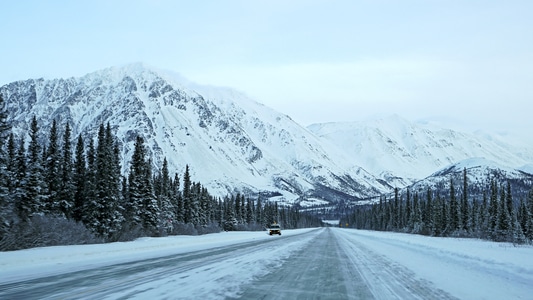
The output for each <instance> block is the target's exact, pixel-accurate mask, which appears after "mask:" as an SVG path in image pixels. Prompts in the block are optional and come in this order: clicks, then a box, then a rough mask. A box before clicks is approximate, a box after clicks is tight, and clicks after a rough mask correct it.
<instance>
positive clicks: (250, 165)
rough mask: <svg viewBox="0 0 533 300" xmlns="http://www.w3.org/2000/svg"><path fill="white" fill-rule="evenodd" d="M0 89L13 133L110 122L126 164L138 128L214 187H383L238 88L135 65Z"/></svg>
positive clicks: (155, 148) (350, 191)
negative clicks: (34, 122)
mask: <svg viewBox="0 0 533 300" xmlns="http://www.w3.org/2000/svg"><path fill="white" fill-rule="evenodd" d="M0 91H1V93H2V94H3V95H4V99H5V100H6V102H7V109H8V112H9V119H10V121H12V122H13V128H14V131H15V132H16V133H17V134H22V133H26V132H27V131H28V126H29V121H30V119H31V118H32V117H33V116H34V115H35V116H36V117H37V118H38V120H39V124H40V126H41V131H42V132H43V133H48V131H49V126H50V124H51V121H52V119H55V120H56V121H57V122H58V124H59V125H60V126H63V125H64V124H65V123H66V122H69V124H70V126H71V128H72V136H73V137H77V136H78V135H82V136H83V137H85V138H86V139H87V138H95V137H96V132H97V129H98V126H99V125H100V124H101V123H104V124H107V123H110V124H111V126H112V128H114V131H115V134H116V136H117V138H118V139H119V140H120V142H121V146H122V154H123V165H122V166H123V169H124V171H127V170H128V168H129V164H128V162H129V160H130V158H131V154H132V151H133V142H134V140H135V137H136V135H139V134H140V135H142V136H143V137H144V138H145V140H146V145H147V147H148V149H149V152H150V153H151V154H152V155H153V158H154V166H155V167H160V166H161V163H162V160H163V158H164V157H166V158H167V160H168V161H169V166H170V169H171V171H174V172H177V173H179V174H182V172H183V170H184V167H185V165H186V164H188V165H189V166H190V167H191V171H192V172H191V174H192V176H193V178H194V180H197V181H200V182H201V183H202V184H204V185H205V186H206V187H208V188H209V190H210V192H211V193H213V194H215V195H220V196H224V195H226V194H228V193H233V192H236V191H240V192H241V193H250V194H255V193H264V194H265V195H271V196H272V195H276V196H277V200H280V201H286V202H289V203H294V202H296V201H298V199H302V198H308V199H313V198H323V199H327V200H333V201H334V200H335V199H337V198H339V197H342V198H349V199H353V200H356V199H358V198H363V197H366V196H368V195H371V194H379V193H382V192H386V191H388V190H389V189H390V187H389V186H387V185H386V184H382V183H381V182H380V181H378V180H377V179H376V178H374V177H373V176H372V175H371V174H369V173H367V172H366V171H364V170H363V169H361V168H358V167H357V166H355V165H354V164H353V163H351V162H350V161H349V160H348V159H347V158H346V157H344V156H343V155H342V154H340V152H339V151H338V150H337V149H336V148H335V147H332V146H331V145H328V144H324V143H323V141H322V140H321V139H319V138H317V137H316V136H315V135H314V134H312V133H310V132H309V131H308V130H307V129H305V128H303V127H301V126H300V125H298V124H296V123H295V122H293V121H292V120H291V119H290V118H289V117H288V116H285V115H283V114H280V113H278V112H276V111H274V110H272V109H270V108H268V107H265V106H264V105H261V104H259V103H257V102H254V101H252V100H250V99H248V98H247V97H245V96H244V95H242V94H240V93H238V92H236V91H233V90H230V89H219V88H213V87H203V86H198V85H195V84H192V83H189V82H188V81H187V80H185V79H183V78H181V77H179V76H177V75H174V74H169V73H168V72H165V71H160V70H154V69H152V68H149V67H146V66H144V65H142V64H134V65H128V66H125V67H121V68H109V69H105V70H101V71H97V72H94V73H91V74H87V75H86V76H83V77H80V78H69V79H54V80H44V79H36V80H34V79H30V80H25V81H18V82H13V83H10V84H8V85H5V86H3V87H1V88H0ZM60 128H61V127H60Z"/></svg>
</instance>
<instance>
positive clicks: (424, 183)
mask: <svg viewBox="0 0 533 300" xmlns="http://www.w3.org/2000/svg"><path fill="white" fill-rule="evenodd" d="M465 170H466V177H467V186H468V194H469V197H474V198H476V199H478V200H481V199H482V198H483V192H484V191H485V192H487V193H489V192H490V182H491V180H494V181H495V182H496V184H497V187H498V188H501V186H502V185H503V187H504V188H506V184H507V183H509V184H510V185H511V193H512V195H513V198H514V199H515V200H516V201H518V200H519V199H526V198H527V196H528V193H529V192H530V190H531V186H532V185H533V173H529V172H526V171H523V170H519V169H516V168H510V167H508V166H505V165H501V164H500V163H497V162H495V161H491V160H488V159H485V158H481V157H474V158H469V159H465V160H462V161H459V162H457V163H454V164H451V165H448V166H446V167H444V168H442V169H440V170H439V171H437V172H435V173H433V174H431V175H430V176H428V177H426V178H424V179H422V180H419V181H417V182H416V183H414V184H413V185H411V186H410V187H409V188H410V189H411V190H412V191H418V192H420V193H424V192H425V191H426V190H427V189H428V188H431V190H433V191H437V192H438V193H440V194H441V195H442V196H444V197H448V196H449V194H448V193H449V186H450V180H452V181H453V184H454V186H455V189H456V191H457V193H460V194H461V193H462V192H463V181H464V178H463V173H464V171H465Z"/></svg>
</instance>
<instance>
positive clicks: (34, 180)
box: [17, 116, 46, 221]
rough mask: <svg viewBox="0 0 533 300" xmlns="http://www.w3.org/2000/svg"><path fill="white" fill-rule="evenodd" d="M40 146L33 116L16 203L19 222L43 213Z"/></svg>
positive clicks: (37, 127) (37, 129)
mask: <svg viewBox="0 0 533 300" xmlns="http://www.w3.org/2000/svg"><path fill="white" fill-rule="evenodd" d="M41 154H42V153H41V145H40V144H39V126H38V124H37V119H36V118H35V116H34V117H33V118H32V121H31V124H30V144H29V146H28V163H27V173H26V175H27V178H26V179H24V186H23V187H22V189H24V191H23V192H22V198H21V199H20V202H19V203H18V209H17V210H18V214H19V217H20V219H21V220H24V221H29V220H30V219H31V217H32V216H33V215H35V214H37V213H42V212H43V206H44V197H43V195H44V191H45V189H46V184H45V181H44V176H43V173H44V168H43V164H42V156H41Z"/></svg>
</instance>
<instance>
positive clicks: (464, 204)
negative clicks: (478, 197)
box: [461, 168, 472, 232]
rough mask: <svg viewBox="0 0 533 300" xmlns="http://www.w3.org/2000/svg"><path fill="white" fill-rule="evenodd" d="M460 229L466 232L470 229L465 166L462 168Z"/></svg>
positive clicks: (470, 221)
mask: <svg viewBox="0 0 533 300" xmlns="http://www.w3.org/2000/svg"><path fill="white" fill-rule="evenodd" d="M461 222H462V224H461V229H463V230H464V231H466V232H469V231H470V230H471V224H472V220H471V219H470V205H469V203H468V177H467V174H466V168H464V169H463V194H462V197H461Z"/></svg>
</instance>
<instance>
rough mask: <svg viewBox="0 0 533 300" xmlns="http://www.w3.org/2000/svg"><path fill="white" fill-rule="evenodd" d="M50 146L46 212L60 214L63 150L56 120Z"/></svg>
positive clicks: (48, 151)
mask: <svg viewBox="0 0 533 300" xmlns="http://www.w3.org/2000/svg"><path fill="white" fill-rule="evenodd" d="M48 140H49V143H48V148H47V149H46V151H43V152H45V157H44V162H45V175H44V176H45V180H46V186H47V190H46V203H45V212H47V213H50V214H58V213H59V212H60V209H59V208H60V207H59V196H58V194H59V187H60V184H61V177H60V176H58V175H59V174H60V172H59V167H60V165H61V152H60V151H59V137H58V132H57V123H56V120H53V121H52V127H51V128H50V135H49V136H48Z"/></svg>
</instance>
